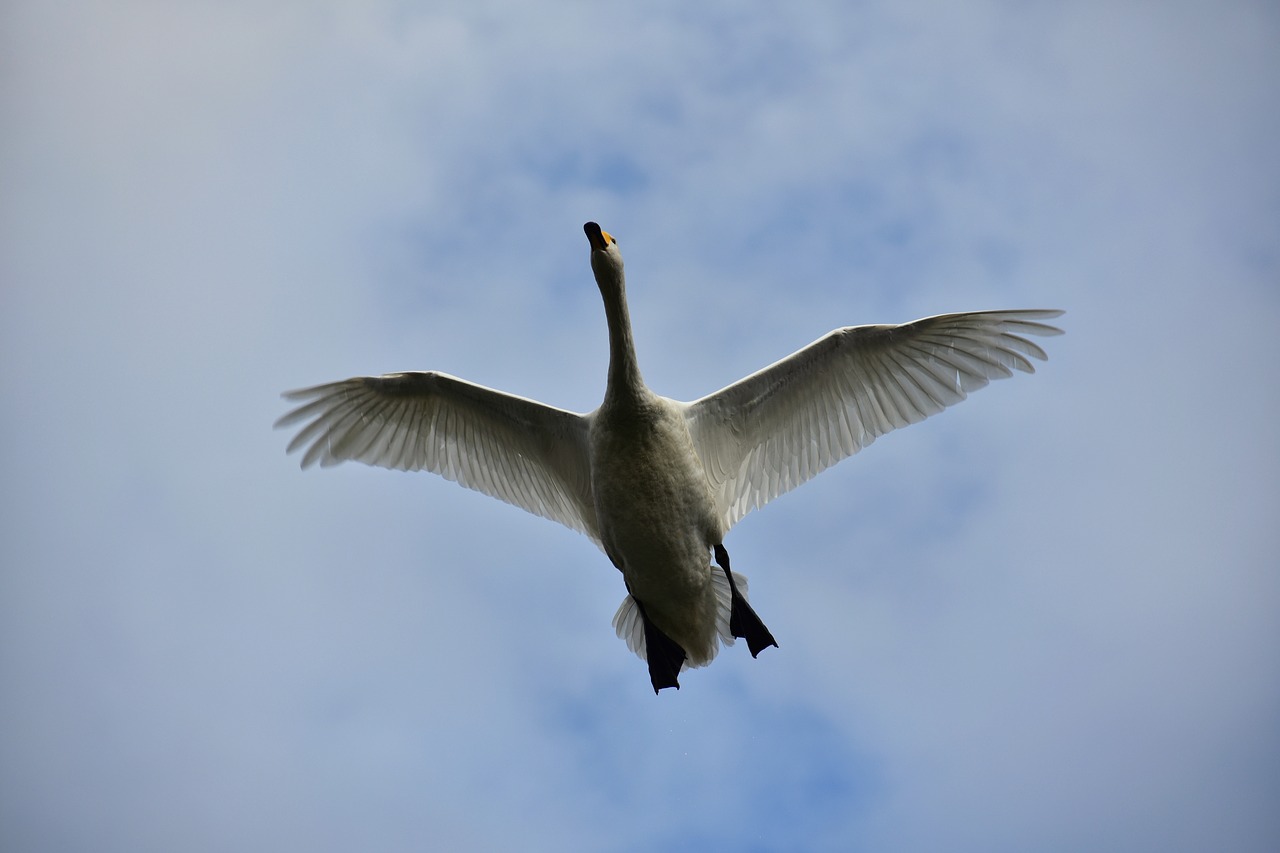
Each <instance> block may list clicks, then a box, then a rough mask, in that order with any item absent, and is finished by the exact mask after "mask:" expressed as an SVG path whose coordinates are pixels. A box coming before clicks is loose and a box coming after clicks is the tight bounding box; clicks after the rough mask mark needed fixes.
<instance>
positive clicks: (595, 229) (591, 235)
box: [582, 222, 618, 252]
mask: <svg viewBox="0 0 1280 853" xmlns="http://www.w3.org/2000/svg"><path fill="white" fill-rule="evenodd" d="M582 230H583V231H586V232H587V240H589V241H590V242H591V251H593V252H603V251H604V250H605V249H607V248H609V244H610V243H616V242H618V241H617V240H615V239H613V236H612V235H611V234H610V233H609V232H608V231H601V230H600V226H599V225H597V224H595V223H594V222H588V223H587V224H586V225H583V226H582Z"/></svg>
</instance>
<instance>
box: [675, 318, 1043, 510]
mask: <svg viewBox="0 0 1280 853" xmlns="http://www.w3.org/2000/svg"><path fill="white" fill-rule="evenodd" d="M1060 314H1062V312H1061V311H1051V310H1032V311H977V312H973V313H967V314H940V315H938V316H936V317H926V318H925V319H923V320H916V321H915V322H913V323H904V324H902V325H898V326H893V325H885V326H849V327H847V328H843V329H836V330H835V331H834V332H831V333H830V334H828V335H826V336H824V337H822V338H819V339H818V340H816V341H814V342H813V343H811V344H809V346H807V347H805V348H804V349H802V350H800V351H799V352H796V353H794V354H792V355H789V356H787V357H786V358H784V359H782V360H781V361H779V362H776V363H775V364H772V365H770V366H769V367H766V368H765V369H764V370H761V371H759V372H757V373H753V374H752V375H750V376H748V377H746V378H745V379H742V380H740V381H738V382H735V383H734V384H732V385H730V386H729V387H727V388H724V389H721V390H720V391H717V392H716V393H714V394H711V395H710V396H707V397H703V398H702V399H701V400H697V401H695V402H693V403H691V404H689V407H688V409H687V417H688V420H689V429H690V431H691V432H692V434H693V442H694V446H695V447H696V448H697V450H698V455H699V456H700V457H701V458H702V463H703V465H704V467H705V468H706V472H707V476H708V478H709V479H710V481H711V485H712V488H713V491H714V492H715V495H716V500H717V510H718V511H719V513H720V517H721V520H722V521H723V522H724V525H725V529H726V530H727V529H728V528H729V527H731V526H733V525H734V524H735V523H736V522H737V521H738V520H739V519H741V518H742V517H743V516H744V515H746V514H747V513H748V512H750V511H751V510H753V509H755V508H757V507H761V506H764V505H765V504H766V503H768V502H769V501H771V500H773V499H774V498H776V497H778V496H779V495H781V494H783V493H784V492H787V491H790V490H791V489H794V488H795V487H796V486H798V485H800V484H801V483H803V482H805V481H806V480H808V479H809V478H811V477H813V476H814V475H815V474H817V473H818V472H820V471H823V470H825V469H826V468H828V467H830V466H832V465H834V464H835V463H837V462H839V461H840V460H841V459H844V458H845V457H847V456H851V455H853V454H854V453H857V452H858V451H859V450H861V449H862V448H864V447H866V446H867V445H868V444H870V443H871V442H873V441H875V439H876V438H878V437H879V436H881V435H884V434H885V433H886V432H889V431H890V430H893V429H897V428H898V427H903V426H906V425H908V424H913V423H916V422H917V421H921V420H924V419H925V418H927V417H929V416H930V415H932V414H936V413H937V412H940V411H942V410H943V409H945V408H946V407H947V406H950V405H953V404H955V403H958V402H960V401H961V400H963V399H964V398H965V397H966V396H967V395H968V393H969V392H970V391H973V390H976V389H978V388H982V387H983V386H985V385H986V384H987V383H988V382H990V381H991V380H992V379H1002V378H1004V377H1007V376H1012V375H1013V371H1014V370H1020V371H1023V372H1025V373H1034V372H1035V368H1034V367H1033V366H1032V364H1031V360H1030V359H1031V358H1038V359H1045V358H1046V357H1047V356H1046V355H1045V352H1044V350H1042V349H1041V348H1040V347H1039V346H1037V345H1036V344H1034V343H1032V342H1031V341H1029V340H1027V339H1026V338H1025V337H1022V336H1023V335H1058V334H1062V330H1061V329H1058V328H1056V327H1054V326H1049V325H1046V324H1045V323H1043V322H1042V321H1044V320H1048V319H1051V318H1053V317H1057V316H1059V315H1060Z"/></svg>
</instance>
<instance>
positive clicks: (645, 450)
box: [276, 222, 1062, 693]
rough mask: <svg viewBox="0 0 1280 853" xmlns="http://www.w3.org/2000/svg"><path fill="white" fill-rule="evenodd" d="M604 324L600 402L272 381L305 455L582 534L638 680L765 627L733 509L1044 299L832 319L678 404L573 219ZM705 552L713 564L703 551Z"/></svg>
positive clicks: (894, 423)
mask: <svg viewBox="0 0 1280 853" xmlns="http://www.w3.org/2000/svg"><path fill="white" fill-rule="evenodd" d="M583 229H584V230H585V231H586V234H587V240H588V241H589V242H590V244H591V270H592V272H593V273H595V278H596V284H597V285H598V286H599V288H600V295H601V297H603V299H604V311H605V319H606V322H607V323H608V325H609V374H608V383H607V385H606V386H605V392H604V402H603V403H601V404H600V407H599V408H598V409H596V410H595V411H594V412H591V413H589V414H577V413H575V412H569V411H565V410H564V409H557V408H554V407H552V406H547V405H544V404H542V403H539V402H536V401H534V400H529V399H526V398H524V397H517V396H515V395H512V394H506V393H504V392H502V391H495V390H493V389H492V388H485V387H483V386H481V385H476V384H474V383H471V382H467V381H465V380H463V379H458V378H456V377H453V376H449V375H448V374H445V373H437V372H434V371H429V372H425V373H424V372H413V373H390V374H387V375H385V376H359V377H356V378H354V379H347V380H345V381H342V382H333V383H329V384H327V385H317V386H315V387H313V388H304V389H301V390H298V391H290V392H287V393H286V394H285V395H284V397H285V398H286V399H288V400H291V401H294V402H298V403H300V405H298V407H297V408H295V409H293V410H292V411H290V412H289V413H288V414H286V415H284V417H282V418H280V420H279V421H277V422H276V426H277V427H282V426H288V425H291V424H297V423H304V424H305V426H303V427H302V429H301V430H299V432H298V434H297V435H296V436H294V438H293V440H292V441H290V442H289V447H288V452H290V453H292V452H293V451H295V450H298V449H299V448H305V449H306V450H305V452H304V453H303V455H302V467H303V468H307V467H309V466H311V465H313V464H315V463H317V462H318V463H320V464H321V465H322V466H329V465H336V464H337V463H339V462H342V461H344V460H348V459H354V460H356V461H359V462H364V463H366V464H369V465H379V466H382V467H384V468H394V469H397V470H401V471H431V472H433V473H435V474H439V475H441V476H442V477H445V478H446V479H449V480H453V481H454V482H456V483H458V484H460V485H462V486H466V487H467V488H469V489H475V490H476V491H479V492H483V493H485V494H486V495H490V496H492V497H495V498H498V499H499V500H503V501H506V502H507V503H510V504H514V505H515V506H518V507H520V508H521V509H524V510H527V511H529V512H532V513H535V514H536V515H540V516H542V517H544V518H549V519H551V520H552V521H558V522H560V523H561V524H563V525H566V526H567V527H571V528H573V529H574V530H577V531H580V532H581V533H584V534H586V535H587V536H588V537H590V538H591V540H592V541H593V542H595V543H596V545H598V546H599V547H600V548H601V549H602V550H603V551H604V553H605V554H606V555H607V556H608V557H609V560H610V561H611V562H612V563H613V565H614V566H616V567H617V568H618V570H619V571H621V572H622V579H623V582H624V583H625V584H626V588H627V596H626V598H625V599H623V602H622V605H621V606H620V607H619V608H618V611H617V613H616V614H615V615H614V617H613V626H614V629H615V630H616V631H617V633H618V636H619V637H620V638H622V639H623V640H625V641H626V643H627V646H628V648H630V649H631V650H632V651H633V652H635V653H636V654H637V655H639V656H640V658H641V660H644V661H646V662H647V663H648V666H649V678H650V680H651V682H652V683H653V689H654V692H655V693H656V692H658V691H659V690H661V689H662V688H664V687H675V688H679V686H680V685H679V682H678V681H677V676H678V675H679V673H680V672H681V670H682V669H683V668H685V667H699V666H705V665H706V664H708V663H710V662H711V660H712V658H714V657H715V656H716V652H717V651H718V650H719V646H720V644H721V643H724V644H725V645H732V644H733V642H734V638H735V637H742V638H744V639H746V641H747V646H748V648H749V649H750V650H751V655H752V657H755V656H756V655H758V654H759V653H760V651H761V650H762V649H764V648H766V647H768V646H776V645H777V641H775V640H774V638H773V635H772V634H771V633H770V632H769V629H768V628H766V627H765V625H764V623H763V622H762V621H761V620H760V617H759V616H757V615H756V613H755V611H754V610H752V608H751V605H750V604H748V603H747V597H746V593H747V581H746V578H744V577H743V576H742V575H740V574H738V573H737V572H734V571H732V570H731V569H730V566H729V554H728V552H727V551H725V547H724V537H725V534H726V533H728V532H729V529H730V528H732V527H733V525H734V524H736V523H737V522H738V520H739V519H741V518H742V517H743V516H744V515H746V514H747V513H749V512H750V511H751V510H753V509H756V508H757V507H762V506H764V505H765V504H767V503H768V502H769V501H771V500H773V499H774V498H776V497H778V496H779V495H781V494H783V493H784V492H787V491H790V490H791V489H794V488H795V487H796V486H798V485H800V484H801V483H803V482H805V481H806V480H808V479H809V478H810V477H813V476H814V475H815V474H817V473H818V472H820V471H822V470H824V469H826V468H828V467H830V466H831V465H834V464H835V463H837V462H839V461H840V460H841V459H844V458H845V457H847V456H851V455H853V454H854V453H857V452H858V451H859V450H861V449H862V448H864V447H866V446H867V445H868V444H870V443H871V442H872V441H874V440H875V439H876V438H877V437H878V436H881V435H883V434H885V433H886V432H889V431H890V430H893V429H897V428H898V427H903V426H907V425H908V424H913V423H916V422H917V421H920V420H923V419H924V418H927V417H929V416H930V415H932V414H935V413H937V412H940V411H942V410H943V409H945V408H946V407H947V406H950V405H952V404H954V403H958V402H960V401H961V400H963V399H964V398H965V397H966V396H967V395H968V393H969V392H970V391H973V390H976V389H978V388H981V387H983V386H984V385H986V384H987V383H988V382H989V381H990V380H992V379H1001V378H1004V377H1007V376H1012V375H1013V371H1014V370H1020V371H1022V372H1024V373H1033V372H1034V370H1035V369H1034V367H1033V366H1032V363H1031V360H1030V359H1031V358H1038V359H1045V358H1046V355H1045V352H1044V350H1042V349H1041V348H1040V347H1039V346H1037V345H1036V344H1034V343H1032V342H1031V341H1029V340H1027V339H1026V338H1025V337H1022V336H1023V335H1057V334H1061V333H1062V330H1061V329H1058V328H1055V327H1054V326H1050V325H1046V324H1045V323H1044V322H1042V321H1044V320H1048V319H1051V318H1053V317H1057V316H1059V315H1060V314H1062V312H1061V311H1052V310H1028V311H975V312H971V313H965V314H939V315H938V316H935V317H926V318H925V319H923V320H916V321H915V322H913V323H904V324H902V325H875V326H848V327H845V328H843V329H836V330H835V331H833V332H830V333H829V334H827V335H824V336H823V337H821V338H819V339H818V340H816V341H814V342H813V343H811V344H809V345H808V346H807V347H805V348H804V349H802V350H800V351H799V352H796V353H793V354H792V355H789V356H787V357H786V358H784V359H782V360H781V361H779V362H776V363H774V364H772V365H770V366H768V367H766V368H764V369H763V370H761V371H758V372H756V373H753V374H751V375H750V376H748V377H746V378H745V379H742V380H740V381H738V382H735V383H733V384H732V385H730V386H728V387H727V388H723V389H721V390H719V391H717V392H715V393H714V394H711V395H709V396H707V397H703V398H702V399H700V400H695V401H693V402H692V403H682V402H679V401H677V400H671V399H668V398H666V397H660V396H658V395H657V394H655V393H653V392H652V391H650V390H649V388H648V387H647V386H646V385H645V384H644V380H643V379H642V378H641V376H640V368H639V365H638V364H637V362H636V353H635V346H634V344H633V341H632V337H631V319H630V316H629V314H628V311H627V299H626V286H625V282H624V278H623V272H622V255H621V254H619V252H618V244H617V241H616V240H615V239H614V238H613V236H612V235H610V234H609V233H608V232H606V231H602V230H601V229H600V226H599V225H597V224H596V223H594V222H588V223H587V224H586V225H584V226H583ZM712 557H714V561H715V566H713V565H712Z"/></svg>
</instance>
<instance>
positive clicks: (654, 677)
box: [636, 599, 685, 693]
mask: <svg viewBox="0 0 1280 853" xmlns="http://www.w3.org/2000/svg"><path fill="white" fill-rule="evenodd" d="M636 607H637V608H638V609H639V611H640V619H641V621H642V622H644V650H645V658H646V659H647V660H648V662H649V681H650V682H652V683H653V692H654V693H657V692H658V691H659V690H661V689H662V688H664V687H674V688H675V689H676V690H679V689H680V682H679V681H677V680H676V676H678V675H679V674H680V667H682V666H684V658H685V655H684V649H682V648H680V644H679V643H677V642H676V641H675V640H673V639H671V638H670V637H668V636H667V635H666V634H664V633H663V632H662V629H661V628H659V627H658V626H657V625H655V624H653V622H652V621H651V620H650V619H649V615H648V614H647V613H645V612H644V605H643V604H641V603H640V601H639V599H637V600H636Z"/></svg>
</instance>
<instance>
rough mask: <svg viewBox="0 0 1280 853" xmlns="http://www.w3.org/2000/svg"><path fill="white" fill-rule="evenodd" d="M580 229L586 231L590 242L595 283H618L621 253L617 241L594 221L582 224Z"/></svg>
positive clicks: (620, 278) (620, 271)
mask: <svg viewBox="0 0 1280 853" xmlns="http://www.w3.org/2000/svg"><path fill="white" fill-rule="evenodd" d="M582 230H583V231H585V232H587V240H588V242H590V243H591V271H592V272H594V273H595V274H596V283H597V284H599V285H600V286H601V287H603V286H604V285H605V284H614V285H615V286H616V285H617V284H620V283H621V282H622V254H621V253H620V252H619V251H618V241H617V240H615V239H613V235H612V234H610V233H609V232H608V231H603V230H601V228H600V226H599V225H597V224H595V223H594V222H588V223H587V224H586V225H583V226H582Z"/></svg>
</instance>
